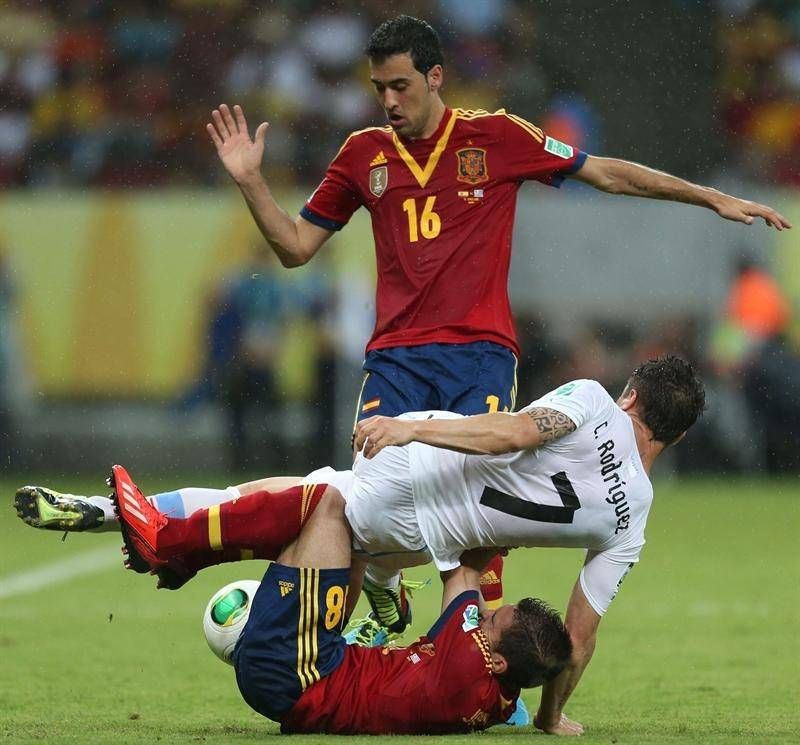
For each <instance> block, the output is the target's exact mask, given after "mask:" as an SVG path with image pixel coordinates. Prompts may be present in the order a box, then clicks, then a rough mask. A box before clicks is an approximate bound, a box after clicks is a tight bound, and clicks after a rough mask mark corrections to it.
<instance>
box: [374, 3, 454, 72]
mask: <svg viewBox="0 0 800 745" xmlns="http://www.w3.org/2000/svg"><path fill="white" fill-rule="evenodd" d="M366 54H367V57H369V58H370V59H371V60H372V61H373V62H375V63H377V64H380V63H382V62H383V61H384V60H385V59H386V58H387V57H391V56H392V55H393V54H408V55H410V56H411V62H412V63H413V64H414V68H415V69H416V70H419V72H421V73H422V74H423V75H425V74H427V72H428V70H430V69H431V68H432V67H433V66H434V65H443V64H444V54H443V53H442V43H441V41H439V34H437V33H436V31H435V30H434V29H433V26H431V25H430V24H429V23H426V22H425V21H423V20H421V19H419V18H413V17H412V16H397V18H392V19H390V20H388V21H384V22H383V23H382V24H381V25H380V26H378V28H376V29H375V30H374V31H373V32H372V36H370V37H369V42H368V43H367V49H366Z"/></svg>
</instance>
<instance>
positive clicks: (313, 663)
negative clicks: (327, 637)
mask: <svg viewBox="0 0 800 745" xmlns="http://www.w3.org/2000/svg"><path fill="white" fill-rule="evenodd" d="M318 620H319V570H318V569H302V568H301V569H300V613H299V614H298V621H297V677H298V679H299V680H300V686H301V688H302V689H303V690H305V689H306V688H308V686H310V685H311V684H312V683H315V682H316V681H318V680H319V679H320V677H321V676H320V674H319V670H318V669H317V657H318V654H319V647H318V643H317V622H318Z"/></svg>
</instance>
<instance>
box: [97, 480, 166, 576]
mask: <svg viewBox="0 0 800 745" xmlns="http://www.w3.org/2000/svg"><path fill="white" fill-rule="evenodd" d="M108 485H109V486H110V487H111V488H112V489H113V493H112V494H111V499H112V500H113V502H114V506H115V507H116V510H117V516H118V517H119V526H120V530H121V531H122V540H123V542H124V544H125V545H124V546H123V548H122V553H123V554H125V556H126V558H125V567H126V568H127V569H133V571H135V572H139V573H140V574H146V573H148V572H152V573H155V572H156V571H157V570H158V569H159V568H161V567H163V566H166V564H167V562H166V561H164V560H163V559H159V558H158V556H157V555H156V545H157V544H156V536H157V535H158V531H159V530H161V529H162V528H163V527H164V526H165V525H166V524H167V517H166V516H165V515H163V514H162V513H160V512H159V511H158V510H157V509H156V508H155V507H153V505H152V504H150V502H148V501H147V499H146V498H145V496H144V494H142V492H141V490H140V489H139V487H138V486H136V484H134V483H133V480H132V479H131V477H130V475H129V474H128V472H127V471H126V470H125V469H124V468H123V467H122V466H113V467H112V468H111V477H110V478H109V479H108Z"/></svg>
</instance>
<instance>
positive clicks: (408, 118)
mask: <svg viewBox="0 0 800 745" xmlns="http://www.w3.org/2000/svg"><path fill="white" fill-rule="evenodd" d="M369 67H370V80H372V84H373V85H374V86H375V93H376V95H377V96H378V102H379V103H380V105H381V106H383V110H384V111H385V112H386V116H387V117H388V118H389V124H390V125H391V126H392V127H393V129H394V130H395V132H397V133H398V134H401V135H403V136H404V137H423V136H428V135H429V134H432V132H428V131H426V130H428V129H430V124H431V117H432V115H433V107H434V104H435V102H436V101H437V100H438V89H439V85H440V83H441V74H442V68H441V65H435V66H434V67H432V68H431V69H430V70H428V73H427V75H423V74H422V73H421V72H420V71H419V70H417V69H416V68H415V67H414V63H413V62H412V61H411V55H409V54H393V55H392V56H391V57H387V58H386V59H385V60H384V61H383V62H381V63H380V64H377V63H374V62H372V61H370V63H369ZM434 129H435V127H434Z"/></svg>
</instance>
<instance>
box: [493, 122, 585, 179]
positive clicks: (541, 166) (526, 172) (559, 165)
mask: <svg viewBox="0 0 800 745" xmlns="http://www.w3.org/2000/svg"><path fill="white" fill-rule="evenodd" d="M504 119H505V123H504V145H505V147H504V149H503V156H504V159H505V167H506V168H507V169H508V176H509V177H510V178H512V179H518V180H520V181H525V180H528V179H534V180H536V181H541V182H542V183H543V184H547V185H548V186H555V187H558V186H561V182H562V181H563V180H564V178H565V177H566V176H568V175H570V174H572V173H576V172H577V171H579V170H580V169H581V166H583V164H584V161H585V160H586V153H584V152H582V151H580V150H578V148H576V147H573V146H572V145H568V144H566V143H564V142H560V141H559V140H556V139H553V138H552V137H549V136H548V135H547V134H546V133H545V132H542V130H541V129H539V128H538V127H537V126H535V125H534V124H531V123H530V122H528V121H526V120H525V119H523V118H522V117H519V116H515V115H514V114H506V115H505V117H504Z"/></svg>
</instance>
